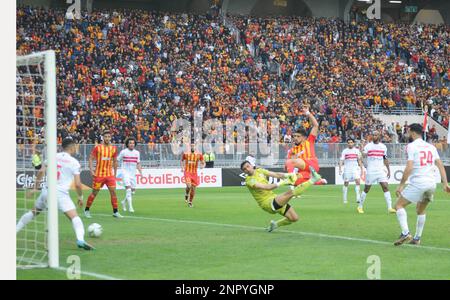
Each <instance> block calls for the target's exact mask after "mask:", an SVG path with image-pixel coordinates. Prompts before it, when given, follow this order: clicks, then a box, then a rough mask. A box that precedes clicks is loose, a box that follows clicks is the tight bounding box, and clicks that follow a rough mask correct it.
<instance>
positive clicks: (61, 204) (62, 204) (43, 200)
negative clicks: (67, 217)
mask: <svg viewBox="0 0 450 300" xmlns="http://www.w3.org/2000/svg"><path fill="white" fill-rule="evenodd" d="M47 194H48V192H47V189H46V188H43V189H42V191H41V194H40V195H39V197H38V198H37V199H36V202H35V204H34V207H36V208H37V209H40V210H44V209H47ZM56 197H57V199H58V208H59V210H60V211H62V212H64V213H65V212H67V211H69V210H74V209H76V208H75V204H73V201H72V199H71V198H70V195H69V194H66V193H63V192H60V191H57V192H56Z"/></svg>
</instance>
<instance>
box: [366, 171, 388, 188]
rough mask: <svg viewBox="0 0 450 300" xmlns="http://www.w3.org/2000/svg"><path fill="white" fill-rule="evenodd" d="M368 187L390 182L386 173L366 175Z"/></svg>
mask: <svg viewBox="0 0 450 300" xmlns="http://www.w3.org/2000/svg"><path fill="white" fill-rule="evenodd" d="M365 182H366V185H373V184H376V183H381V182H386V183H387V182H388V178H387V175H386V173H384V172H382V173H367V174H366V181H365Z"/></svg>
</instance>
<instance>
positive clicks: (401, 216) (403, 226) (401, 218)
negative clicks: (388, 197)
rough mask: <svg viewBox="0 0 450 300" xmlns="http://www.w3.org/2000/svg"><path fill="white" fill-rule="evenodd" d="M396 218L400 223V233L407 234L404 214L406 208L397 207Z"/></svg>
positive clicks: (406, 218) (405, 215) (406, 217)
mask: <svg viewBox="0 0 450 300" xmlns="http://www.w3.org/2000/svg"><path fill="white" fill-rule="evenodd" d="M396 214H397V220H398V223H399V224H400V228H401V229H402V234H408V233H409V228H408V216H407V214H406V210H405V209H404V208H400V209H397V212H396Z"/></svg>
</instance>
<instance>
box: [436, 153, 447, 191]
mask: <svg viewBox="0 0 450 300" xmlns="http://www.w3.org/2000/svg"><path fill="white" fill-rule="evenodd" d="M435 164H436V166H437V168H438V169H439V174H441V182H442V188H443V189H444V192H446V193H450V187H449V186H448V181H447V173H446V172H445V168H444V164H443V163H442V160H440V159H436V162H435Z"/></svg>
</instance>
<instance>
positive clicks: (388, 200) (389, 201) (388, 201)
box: [384, 191, 392, 209]
mask: <svg viewBox="0 0 450 300" xmlns="http://www.w3.org/2000/svg"><path fill="white" fill-rule="evenodd" d="M384 200H386V205H387V207H388V209H392V198H391V193H390V192H389V191H387V192H386V193H384Z"/></svg>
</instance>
